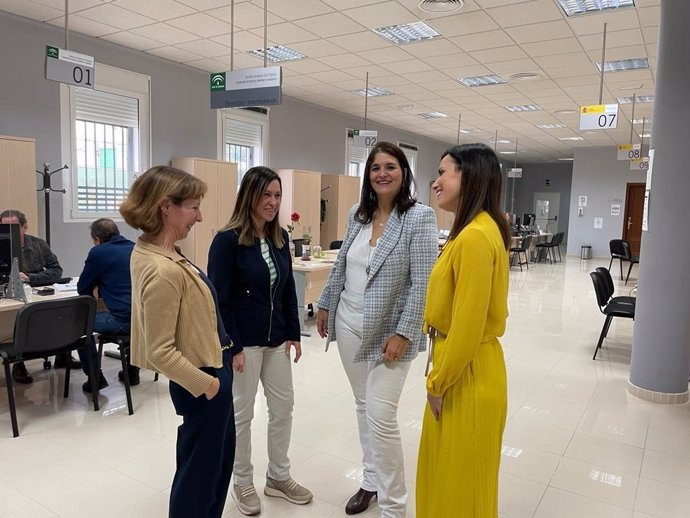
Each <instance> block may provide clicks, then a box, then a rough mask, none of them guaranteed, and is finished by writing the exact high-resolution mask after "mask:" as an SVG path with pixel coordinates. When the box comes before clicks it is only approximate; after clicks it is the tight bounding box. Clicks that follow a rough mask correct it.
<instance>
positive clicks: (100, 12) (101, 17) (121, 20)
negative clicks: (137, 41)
mask: <svg viewBox="0 0 690 518" xmlns="http://www.w3.org/2000/svg"><path fill="white" fill-rule="evenodd" d="M79 16H83V17H84V18H88V19H89V20H93V21H95V22H99V23H104V24H107V25H112V26H114V27H117V28H119V29H124V30H128V29H133V28H135V27H141V26H142V25H150V24H152V23H154V22H155V21H156V20H154V19H153V18H149V17H148V16H142V15H141V14H137V13H134V12H132V11H128V10H127V9H123V8H121V7H117V6H115V5H112V4H103V5H99V6H96V7H92V8H90V9H85V10H83V11H80V12H79Z"/></svg>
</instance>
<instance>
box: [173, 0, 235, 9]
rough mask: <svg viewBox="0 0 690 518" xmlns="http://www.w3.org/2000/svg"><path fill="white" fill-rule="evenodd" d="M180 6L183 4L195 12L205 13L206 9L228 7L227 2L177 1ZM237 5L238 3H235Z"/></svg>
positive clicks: (227, 0) (206, 0)
mask: <svg viewBox="0 0 690 518" xmlns="http://www.w3.org/2000/svg"><path fill="white" fill-rule="evenodd" d="M177 1H178V2H180V3H181V4H185V5H187V6H189V7H192V8H194V9H196V10H197V11H206V10H208V9H213V8H215V7H221V6H224V5H228V4H229V3H230V2H229V0H177ZM237 3H239V2H237Z"/></svg>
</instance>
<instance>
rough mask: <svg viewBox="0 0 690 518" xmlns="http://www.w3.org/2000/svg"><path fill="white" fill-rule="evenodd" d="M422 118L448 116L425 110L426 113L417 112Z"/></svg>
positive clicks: (443, 117)
mask: <svg viewBox="0 0 690 518" xmlns="http://www.w3.org/2000/svg"><path fill="white" fill-rule="evenodd" d="M417 115H419V116H420V117H421V118H422V119H445V118H446V117H448V115H446V114H445V113H441V112H426V113H418V114H417Z"/></svg>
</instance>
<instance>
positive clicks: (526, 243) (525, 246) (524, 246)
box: [510, 236, 532, 271]
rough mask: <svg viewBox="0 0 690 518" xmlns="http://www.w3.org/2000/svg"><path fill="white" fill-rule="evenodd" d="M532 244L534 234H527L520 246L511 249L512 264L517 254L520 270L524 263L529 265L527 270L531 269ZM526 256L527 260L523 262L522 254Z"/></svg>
mask: <svg viewBox="0 0 690 518" xmlns="http://www.w3.org/2000/svg"><path fill="white" fill-rule="evenodd" d="M531 244H532V236H527V237H525V238H524V239H523V240H522V243H521V244H520V246H514V247H512V248H511V249H510V254H511V255H510V266H511V267H512V266H513V262H514V260H515V256H517V260H518V265H519V266H520V271H522V265H523V264H524V265H527V270H529V257H528V254H529V247H530V245H531ZM521 255H522V256H524V258H525V262H524V263H523V262H522V259H521V257H520V256H521Z"/></svg>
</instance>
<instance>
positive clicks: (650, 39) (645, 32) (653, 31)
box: [642, 27, 659, 43]
mask: <svg viewBox="0 0 690 518" xmlns="http://www.w3.org/2000/svg"><path fill="white" fill-rule="evenodd" d="M642 36H643V37H644V41H645V43H657V42H658V41H659V27H643V28H642Z"/></svg>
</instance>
